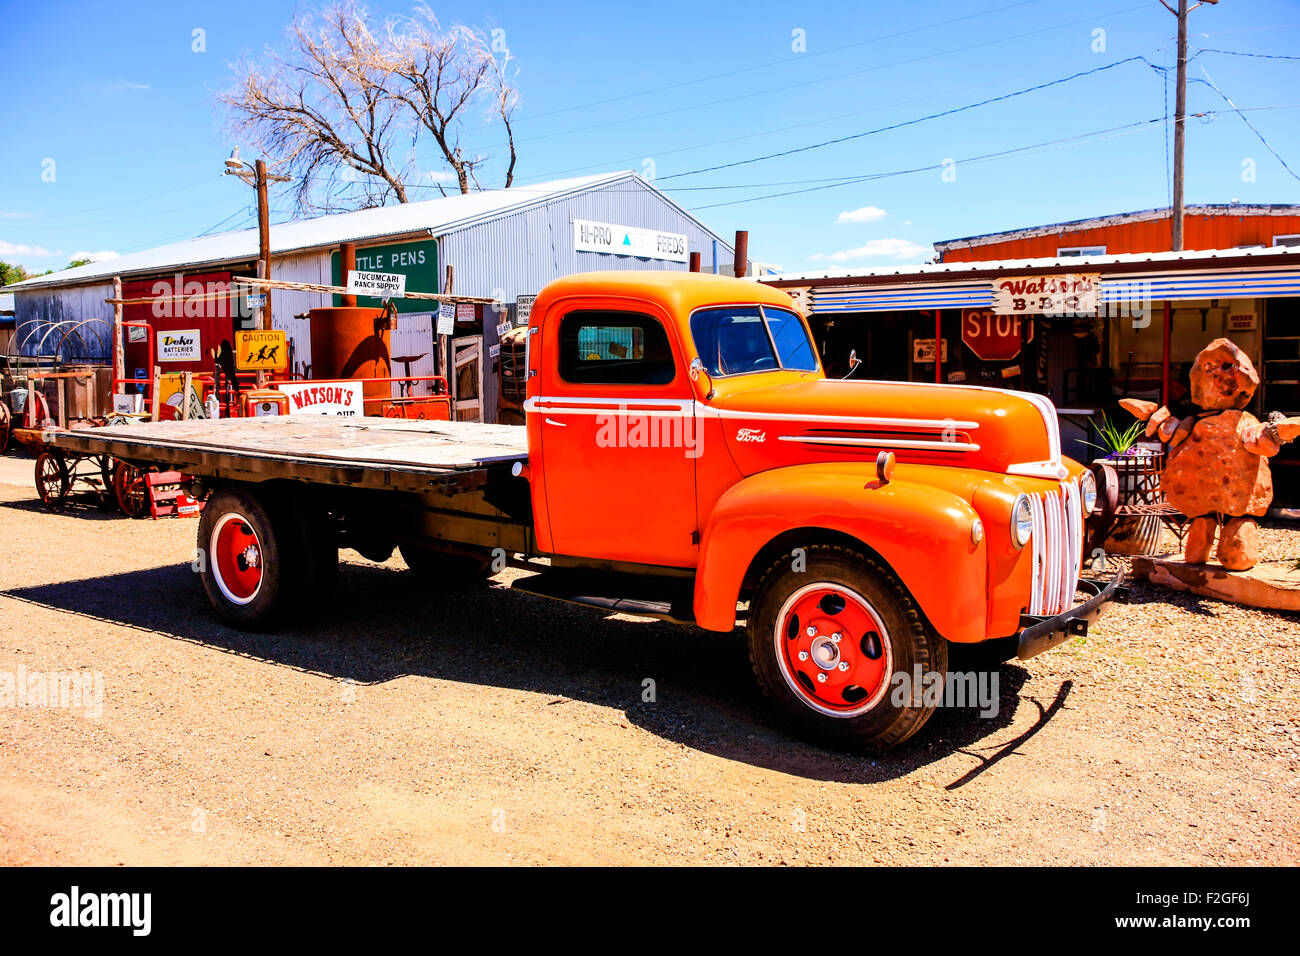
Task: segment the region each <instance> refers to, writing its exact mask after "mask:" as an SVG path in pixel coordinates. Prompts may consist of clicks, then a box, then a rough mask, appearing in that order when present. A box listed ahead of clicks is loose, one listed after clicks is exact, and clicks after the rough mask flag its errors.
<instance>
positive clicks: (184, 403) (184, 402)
mask: <svg viewBox="0 0 1300 956" xmlns="http://www.w3.org/2000/svg"><path fill="white" fill-rule="evenodd" d="M193 380H194V373H193V372H182V373H181V421H183V422H187V421H189V420H190V384H191V383H192V382H193Z"/></svg>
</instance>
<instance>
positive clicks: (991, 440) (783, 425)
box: [697, 378, 1068, 479]
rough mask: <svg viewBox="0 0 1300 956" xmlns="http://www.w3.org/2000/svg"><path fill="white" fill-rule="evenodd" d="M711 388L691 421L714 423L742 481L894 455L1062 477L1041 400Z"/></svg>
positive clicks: (801, 385) (922, 391)
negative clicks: (794, 467) (785, 468)
mask: <svg viewBox="0 0 1300 956" xmlns="http://www.w3.org/2000/svg"><path fill="white" fill-rule="evenodd" d="M719 386H720V388H719V390H718V393H717V394H715V396H714V397H713V399H712V400H711V401H710V402H708V403H707V404H701V405H699V406H697V408H698V414H699V415H700V416H701V417H702V418H704V417H712V418H716V419H717V420H718V421H719V423H720V425H721V429H722V435H723V437H724V440H725V441H726V443H727V447H728V449H729V450H730V452H731V454H732V457H733V458H734V459H735V462H736V465H737V467H738V468H739V469H740V470H741V472H742V473H744V474H755V473H757V472H760V471H765V470H767V469H769V468H774V467H778V466H781V465H791V464H803V463H807V462H815V461H852V460H859V461H874V460H875V459H876V456H877V455H879V453H880V452H882V451H892V452H894V454H895V456H896V457H897V459H898V460H899V461H901V462H916V463H918V464H929V465H949V466H958V467H963V468H971V469H977V470H980V471H992V472H1000V473H1002V474H1012V475H1028V476H1033V477H1036V478H1054V479H1064V478H1066V477H1067V476H1068V472H1067V471H1066V468H1065V466H1064V465H1063V464H1062V462H1061V438H1060V428H1059V425H1058V423H1057V418H1056V409H1055V407H1054V406H1053V405H1052V403H1051V401H1050V400H1049V399H1047V398H1045V397H1043V396H1041V395H1034V394H1031V393H1029V392H1013V391H1007V390H1004V389H996V388H982V387H978V386H968V385H925V384H918V383H912V382H868V381H853V380H849V381H840V380H834V379H822V378H803V379H801V380H798V381H789V380H788V379H787V380H786V381H773V382H771V384H759V383H758V382H754V383H752V384H750V385H748V386H743V385H742V384H741V383H740V382H739V381H735V380H733V381H731V382H726V383H724V382H721V381H720V382H719ZM731 386H734V387H731ZM724 389H725V391H724Z"/></svg>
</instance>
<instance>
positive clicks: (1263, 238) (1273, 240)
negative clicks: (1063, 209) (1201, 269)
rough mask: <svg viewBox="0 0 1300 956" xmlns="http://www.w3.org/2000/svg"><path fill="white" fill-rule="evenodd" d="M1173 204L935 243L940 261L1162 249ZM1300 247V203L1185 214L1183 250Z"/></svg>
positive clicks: (1211, 206)
mask: <svg viewBox="0 0 1300 956" xmlns="http://www.w3.org/2000/svg"><path fill="white" fill-rule="evenodd" d="M1172 240H1173V213H1172V210H1170V208H1169V207H1168V206H1165V207H1163V208H1160V209H1143V210H1140V211H1138V212H1124V213H1119V214H1118V215H1113V216H1093V217H1090V218H1088V219H1075V220H1071V221H1069V222H1054V223H1049V224H1047V225H1042V226H1030V227H1028V228H1024V229H1010V230H1007V231H1005V232H988V233H984V234H982V235H978V236H966V237H964V238H961V239H945V240H943V241H941V242H936V243H935V244H934V249H935V252H937V253H938V259H937V260H936V261H937V262H988V261H997V260H1002V259H1054V258H1063V257H1077V256H1106V255H1117V254H1119V255H1123V254H1127V253H1131V252H1161V251H1164V250H1167V249H1169V248H1171V242H1172ZM1294 245H1300V206H1296V205H1290V204H1282V203H1197V204H1193V205H1190V206H1188V207H1187V208H1186V212H1185V215H1184V216H1183V249H1184V250H1187V251H1190V250H1196V249H1237V248H1243V247H1247V246H1251V247H1254V246H1262V247H1270V246H1294Z"/></svg>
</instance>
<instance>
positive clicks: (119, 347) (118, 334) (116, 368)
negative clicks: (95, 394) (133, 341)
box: [110, 276, 126, 401]
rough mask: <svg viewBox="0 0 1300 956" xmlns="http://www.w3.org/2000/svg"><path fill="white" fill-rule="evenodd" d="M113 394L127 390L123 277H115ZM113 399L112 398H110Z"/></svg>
mask: <svg viewBox="0 0 1300 956" xmlns="http://www.w3.org/2000/svg"><path fill="white" fill-rule="evenodd" d="M113 298H114V299H115V300H116V301H115V302H114V303H113V394H114V395H120V394H124V393H125V392H126V386H125V385H124V384H122V379H124V378H126V356H125V354H124V353H125V351H126V345H125V343H124V342H123V341H122V333H123V331H124V329H123V328H122V277H121V276H114V277H113ZM110 401H111V399H110Z"/></svg>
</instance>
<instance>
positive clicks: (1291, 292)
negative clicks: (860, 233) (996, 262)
mask: <svg viewBox="0 0 1300 956" xmlns="http://www.w3.org/2000/svg"><path fill="white" fill-rule="evenodd" d="M1100 296H1101V301H1102V302H1164V301H1175V300H1180V299H1254V298H1270V297H1282V296H1300V270H1298V269H1251V270H1240V269H1220V270H1207V271H1196V272H1182V271H1180V272H1172V271H1171V272H1151V273H1141V274H1126V275H1121V276H1111V277H1107V276H1102V279H1101V292H1100ZM808 300H809V303H810V305H811V308H812V311H813V313H814V314H822V315H827V314H834V313H844V312H906V311H911V310H914V309H961V308H988V307H989V306H991V305H992V304H993V280H991V279H985V280H982V281H979V282H971V281H970V280H963V281H956V282H933V281H931V282H903V283H898V284H896V285H872V286H856V287H855V286H813V287H812V288H811V289H810V290H809V291H808Z"/></svg>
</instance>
